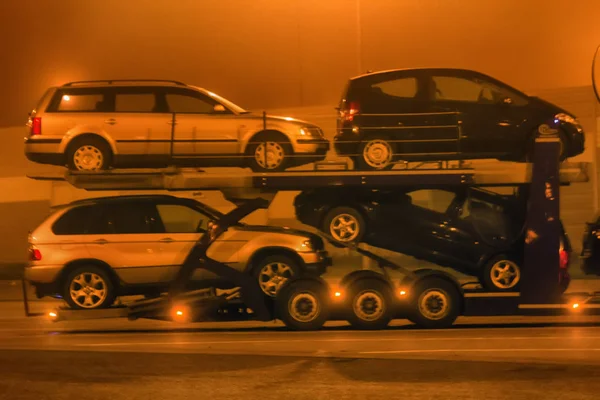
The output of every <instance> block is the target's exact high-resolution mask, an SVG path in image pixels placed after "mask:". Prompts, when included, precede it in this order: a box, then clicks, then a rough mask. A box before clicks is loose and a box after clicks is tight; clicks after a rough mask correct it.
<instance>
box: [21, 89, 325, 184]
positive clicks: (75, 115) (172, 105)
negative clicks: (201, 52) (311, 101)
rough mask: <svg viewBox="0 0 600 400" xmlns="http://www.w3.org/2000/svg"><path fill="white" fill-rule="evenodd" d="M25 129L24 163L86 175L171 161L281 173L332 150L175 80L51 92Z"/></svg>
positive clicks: (302, 128)
mask: <svg viewBox="0 0 600 400" xmlns="http://www.w3.org/2000/svg"><path fill="white" fill-rule="evenodd" d="M27 125H28V127H29V136H28V137H27V138H26V139H25V154H26V156H27V158H29V159H30V160H31V161H34V162H37V163H42V164H53V165H61V166H64V165H66V166H68V167H69V168H70V169H73V170H85V171H95V170H104V169H108V168H110V167H131V168H153V167H163V166H167V165H174V164H175V165H185V166H195V167H208V166H240V167H250V168H251V169H252V170H253V171H259V172H265V171H281V170H284V169H285V168H288V167H293V166H298V165H303V164H308V163H311V162H314V161H320V160H323V159H324V158H325V156H326V153H327V151H328V150H329V147H330V145H329V142H328V141H327V140H326V139H325V138H324V136H323V131H322V130H321V129H320V128H319V127H317V126H315V125H313V124H310V123H308V122H305V121H300V120H296V119H293V118H287V117H275V116H267V117H266V118H263V115H260V114H252V113H251V112H249V111H246V110H244V109H243V108H241V107H239V106H237V105H235V104H233V103H232V102H230V101H228V100H226V99H224V98H222V97H220V96H218V95H216V94H214V93H212V92H210V91H208V90H205V89H202V88H199V87H194V86H189V85H186V84H184V83H181V82H177V81H148V80H136V81H122V80H113V81H85V82H70V83H67V84H65V85H63V86H60V87H52V88H50V89H48V90H47V91H46V93H45V94H44V96H43V97H42V99H41V100H40V101H39V104H38V105H37V107H36V108H35V109H34V110H33V111H32V112H31V113H30V115H29V121H28V124H27ZM265 148H266V151H265Z"/></svg>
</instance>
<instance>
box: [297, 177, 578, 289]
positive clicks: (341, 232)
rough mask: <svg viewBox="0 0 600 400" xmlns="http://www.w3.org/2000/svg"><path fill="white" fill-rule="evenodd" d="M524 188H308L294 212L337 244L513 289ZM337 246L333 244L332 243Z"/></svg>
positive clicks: (564, 263)
mask: <svg viewBox="0 0 600 400" xmlns="http://www.w3.org/2000/svg"><path fill="white" fill-rule="evenodd" d="M526 196H527V194H526V193H525V189H520V190H516V191H515V193H514V194H510V195H501V194H498V193H495V192H491V191H487V190H483V189H479V188H447V189H440V188H436V189H422V188H413V189H404V190H369V189H362V190H357V189H356V188H352V189H348V188H344V187H331V188H322V189H315V190H311V191H304V192H302V193H301V194H299V195H298V196H297V197H296V199H295V203H294V205H295V208H296V217H297V218H298V220H299V221H300V222H302V223H304V224H306V225H310V226H313V227H315V228H317V229H319V230H321V231H323V232H325V233H327V234H328V235H330V236H332V237H333V239H335V240H337V241H340V242H363V243H367V244H369V245H372V246H375V247H379V248H383V249H387V250H390V251H395V252H399V253H403V254H406V255H409V256H412V257H415V258H418V259H423V260H426V261H428V262H432V263H435V264H438V265H441V266H445V267H450V268H453V269H455V270H458V271H460V272H463V273H466V274H469V275H474V276H477V277H478V278H479V280H480V282H481V284H482V285H483V286H484V287H485V289H487V290H490V291H513V290H516V289H517V288H518V285H519V282H520V279H521V265H522V261H523V251H524V233H525V232H524V229H523V227H524V225H525V215H526V212H525V211H526V202H525V201H524V200H523V199H525V198H527V197H526ZM561 239H562V240H561V248H560V260H561V268H560V275H559V280H560V283H561V288H562V290H563V291H564V290H566V288H567V286H568V284H569V281H570V278H569V273H568V267H569V261H570V260H569V259H570V255H571V251H572V249H571V245H570V242H569V239H568V237H567V235H566V233H565V232H564V229H563V235H562V238H561ZM333 244H334V245H335V244H336V243H335V242H334V243H333Z"/></svg>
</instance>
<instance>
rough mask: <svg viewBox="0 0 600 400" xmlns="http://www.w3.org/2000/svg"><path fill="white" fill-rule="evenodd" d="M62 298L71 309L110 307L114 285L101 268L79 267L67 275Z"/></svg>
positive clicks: (112, 301) (114, 296)
mask: <svg viewBox="0 0 600 400" xmlns="http://www.w3.org/2000/svg"><path fill="white" fill-rule="evenodd" d="M63 298H64V299H65V301H66V302H67V304H69V306H70V307H71V308H73V309H80V310H82V309H83V310H93V309H99V308H106V307H110V306H111V305H112V304H113V303H114V301H115V299H116V298H117V296H116V290H115V286H114V285H113V283H112V280H111V279H110V276H109V274H108V273H106V271H104V270H103V269H102V268H99V267H96V266H93V265H89V266H84V267H79V268H77V269H75V270H73V271H72V272H71V273H69V274H68V275H67V278H66V279H65V282H64V289H63Z"/></svg>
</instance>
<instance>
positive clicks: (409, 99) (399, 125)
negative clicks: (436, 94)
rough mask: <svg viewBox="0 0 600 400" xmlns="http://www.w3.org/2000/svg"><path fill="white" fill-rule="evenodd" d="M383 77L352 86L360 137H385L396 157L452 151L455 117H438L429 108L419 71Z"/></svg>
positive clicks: (454, 136)
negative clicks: (356, 104)
mask: <svg viewBox="0 0 600 400" xmlns="http://www.w3.org/2000/svg"><path fill="white" fill-rule="evenodd" d="M385 77H386V79H385V80H378V81H373V82H369V83H368V84H367V85H366V87H364V88H358V89H354V92H355V93H354V94H353V96H354V97H356V98H359V99H360V101H359V103H360V104H359V106H360V112H361V114H360V116H358V117H357V119H359V120H358V121H357V123H359V124H360V129H361V131H362V136H363V140H367V139H369V138H370V137H373V136H381V135H383V136H384V137H389V138H390V139H391V141H392V142H393V147H394V153H395V155H396V156H397V157H398V158H400V159H402V158H411V157H417V158H419V157H422V156H427V157H435V155H446V154H449V153H450V154H453V153H456V151H457V143H458V127H457V124H456V118H455V116H454V114H453V113H452V114H451V115H449V116H447V117H446V119H440V118H439V115H438V114H439V113H432V112H431V110H429V104H428V99H427V87H426V81H424V80H423V77H424V75H423V72H422V71H420V70H418V71H402V72H400V73H398V74H394V75H392V76H385ZM436 117H437V118H436ZM403 156H404V157H403Z"/></svg>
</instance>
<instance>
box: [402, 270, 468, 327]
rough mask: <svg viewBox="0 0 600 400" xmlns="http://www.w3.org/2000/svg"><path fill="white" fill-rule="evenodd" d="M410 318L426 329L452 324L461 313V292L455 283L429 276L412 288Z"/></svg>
mask: <svg viewBox="0 0 600 400" xmlns="http://www.w3.org/2000/svg"><path fill="white" fill-rule="evenodd" d="M411 292H412V295H411V303H410V308H409V320H410V321H412V322H414V323H415V324H416V325H417V326H419V327H421V328H426V329H440V328H448V327H450V326H452V324H453V323H454V321H456V318H458V316H459V314H460V293H459V292H458V289H457V288H456V286H455V285H453V284H452V283H450V282H448V281H446V280H444V279H440V278H429V279H427V278H426V279H423V280H422V281H421V282H418V283H417V284H416V286H415V287H414V289H412V290H411Z"/></svg>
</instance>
